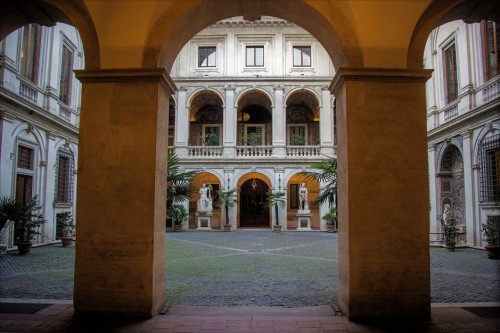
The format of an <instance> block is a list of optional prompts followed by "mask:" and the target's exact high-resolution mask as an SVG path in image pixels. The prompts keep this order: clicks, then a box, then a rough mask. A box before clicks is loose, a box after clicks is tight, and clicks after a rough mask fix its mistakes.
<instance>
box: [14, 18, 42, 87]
mask: <svg viewBox="0 0 500 333" xmlns="http://www.w3.org/2000/svg"><path fill="white" fill-rule="evenodd" d="M41 41H42V27H41V26H40V25H38V24H36V23H32V24H28V25H26V26H24V27H23V29H22V35H21V46H20V50H19V52H20V54H19V74H20V75H21V76H22V77H24V78H25V79H27V80H29V81H31V82H33V83H34V84H38V79H39V69H40V49H41ZM28 53H29V56H28V57H27V56H26V54H28Z"/></svg>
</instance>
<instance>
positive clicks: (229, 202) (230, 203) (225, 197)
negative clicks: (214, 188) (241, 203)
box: [217, 188, 237, 224]
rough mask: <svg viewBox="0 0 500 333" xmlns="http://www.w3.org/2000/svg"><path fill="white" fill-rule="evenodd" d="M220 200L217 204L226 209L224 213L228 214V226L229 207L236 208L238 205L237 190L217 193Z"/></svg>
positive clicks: (227, 218)
mask: <svg viewBox="0 0 500 333" xmlns="http://www.w3.org/2000/svg"><path fill="white" fill-rule="evenodd" d="M217 193H218V194H219V195H218V200H217V203H218V204H219V205H222V206H223V207H224V212H225V213H226V224H229V207H234V206H235V205H236V203H237V201H236V189H235V188H234V189H232V190H227V191H223V190H220V191H218V192H217Z"/></svg>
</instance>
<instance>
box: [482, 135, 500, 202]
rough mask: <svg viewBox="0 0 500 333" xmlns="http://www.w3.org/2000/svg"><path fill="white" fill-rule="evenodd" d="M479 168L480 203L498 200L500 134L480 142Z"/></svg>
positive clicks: (499, 195) (499, 196) (499, 194)
mask: <svg viewBox="0 0 500 333" xmlns="http://www.w3.org/2000/svg"><path fill="white" fill-rule="evenodd" d="M479 167H480V183H479V186H480V190H479V192H480V193H479V194H480V199H481V202H494V201H498V200H500V134H497V135H493V136H491V137H488V138H485V139H484V140H483V141H482V142H481V146H480V151H479Z"/></svg>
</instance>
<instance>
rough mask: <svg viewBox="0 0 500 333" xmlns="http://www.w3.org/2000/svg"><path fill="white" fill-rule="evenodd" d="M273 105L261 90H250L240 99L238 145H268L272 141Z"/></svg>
mask: <svg viewBox="0 0 500 333" xmlns="http://www.w3.org/2000/svg"><path fill="white" fill-rule="evenodd" d="M271 110H272V106H271V101H270V100H269V98H268V97H267V96H266V95H264V94H263V93H261V92H255V91H252V92H248V93H245V94H244V95H243V97H241V99H240V100H239V101H238V116H237V121H238V129H237V137H238V145H240V146H268V145H270V144H271V143H272V137H273V133H272V114H271Z"/></svg>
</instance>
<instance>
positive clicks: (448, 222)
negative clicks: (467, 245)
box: [440, 216, 460, 252]
mask: <svg viewBox="0 0 500 333" xmlns="http://www.w3.org/2000/svg"><path fill="white" fill-rule="evenodd" d="M440 223H441V226H442V228H443V240H444V245H445V247H446V249H448V251H450V252H453V251H455V245H456V242H457V236H458V232H459V230H460V229H459V228H458V221H457V220H456V219H455V218H454V217H451V216H450V217H449V218H447V219H444V218H440Z"/></svg>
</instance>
